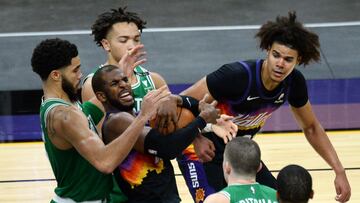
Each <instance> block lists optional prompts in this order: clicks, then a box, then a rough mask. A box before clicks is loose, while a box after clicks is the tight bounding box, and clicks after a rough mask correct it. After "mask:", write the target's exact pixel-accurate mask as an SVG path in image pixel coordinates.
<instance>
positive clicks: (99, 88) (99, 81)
mask: <svg viewBox="0 0 360 203" xmlns="http://www.w3.org/2000/svg"><path fill="white" fill-rule="evenodd" d="M113 70H120V69H119V68H118V67H117V66H114V65H104V66H103V67H101V68H99V69H97V70H96V72H95V73H94V76H93V77H92V80H91V86H92V88H93V90H94V92H95V93H96V92H105V85H106V79H105V78H104V74H105V73H109V72H111V71H113Z"/></svg>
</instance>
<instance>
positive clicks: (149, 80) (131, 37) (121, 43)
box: [81, 7, 237, 198]
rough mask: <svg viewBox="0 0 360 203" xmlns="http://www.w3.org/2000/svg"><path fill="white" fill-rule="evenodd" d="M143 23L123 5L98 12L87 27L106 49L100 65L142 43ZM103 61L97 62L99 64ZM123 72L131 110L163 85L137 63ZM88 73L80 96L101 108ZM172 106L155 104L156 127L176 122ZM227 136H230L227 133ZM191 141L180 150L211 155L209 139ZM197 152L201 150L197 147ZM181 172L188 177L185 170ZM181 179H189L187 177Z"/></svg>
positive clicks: (202, 180) (204, 183) (112, 61)
mask: <svg viewBox="0 0 360 203" xmlns="http://www.w3.org/2000/svg"><path fill="white" fill-rule="evenodd" d="M145 24H146V22H145V21H144V20H143V19H141V18H140V17H139V16H138V14H137V13H134V12H130V11H127V9H126V7H125V8H121V7H120V8H118V9H111V10H110V11H108V12H104V13H102V14H100V15H99V16H98V18H97V19H96V20H95V22H94V24H93V25H92V27H91V30H92V35H93V36H94V41H95V42H96V44H97V45H98V46H100V47H102V48H103V49H104V50H105V51H106V52H107V61H106V62H105V63H104V64H103V65H106V64H111V65H115V66H117V64H118V63H119V61H120V59H121V57H123V56H124V55H126V54H128V52H129V51H131V50H132V49H133V48H134V47H135V46H139V45H140V46H142V45H141V33H142V30H143V29H144V28H145ZM144 61H145V59H144ZM103 65H100V66H99V67H101V66H103ZM125 74H126V75H127V77H128V78H129V81H130V84H131V88H132V92H133V96H134V99H135V106H134V108H135V112H138V111H139V109H140V106H141V102H142V99H143V97H144V95H145V94H146V93H147V92H148V91H150V90H153V89H157V88H159V87H162V86H167V84H166V82H165V80H164V79H163V78H162V77H161V76H160V75H159V74H158V73H155V72H151V71H148V70H147V69H145V68H144V67H143V66H140V65H137V66H134V71H129V72H127V73H125ZM92 75H93V74H90V75H88V76H87V77H86V79H85V82H84V85H83V87H82V93H81V95H82V99H83V101H87V100H91V102H93V103H94V104H96V105H97V106H99V108H101V109H102V110H103V111H104V107H103V106H102V105H101V102H99V101H98V100H97V99H96V97H95V95H94V92H93V90H92V87H91V80H92ZM190 99H191V98H190ZM175 110H176V101H174V100H170V101H167V102H166V103H165V104H164V105H162V106H161V107H160V108H159V111H158V115H159V117H161V118H163V119H160V120H161V121H160V122H159V123H158V126H159V127H160V129H161V128H162V127H166V125H168V124H167V123H168V122H172V123H176V121H177V117H176V111H175ZM223 118H224V119H226V120H225V122H226V121H228V122H231V121H229V118H230V117H223ZM101 123H102V122H100V123H99V126H98V129H101ZM207 129H208V128H207ZM210 130H211V129H210ZM236 130H237V129H236V126H235V125H234V124H233V123H232V124H230V127H229V128H228V129H227V130H225V131H223V134H224V135H230V134H232V135H235V132H236ZM230 132H231V133H230ZM229 137H230V138H231V136H229ZM193 144H194V145H191V146H190V147H189V149H186V151H185V152H184V153H185V154H187V153H188V151H190V152H191V153H192V152H193V153H195V149H196V150H197V149H201V150H204V151H205V152H203V153H205V154H211V155H212V156H214V155H215V154H214V152H213V149H214V148H215V147H214V145H213V143H212V142H211V141H210V140H208V139H206V138H204V137H202V136H196V138H195V139H194V141H193ZM194 148H195V149H194ZM199 153H201V152H200V151H199ZM196 159H197V158H196ZM185 176H189V177H190V175H189V174H187V175H185ZM185 179H186V180H189V178H185ZM187 184H193V183H192V182H191V181H190V180H189V181H187ZM195 184H199V185H200V186H203V187H204V188H209V187H208V183H207V181H206V178H200V177H199V179H198V183H195ZM209 190H210V189H209ZM190 192H191V194H192V196H193V197H194V198H195V193H196V191H195V190H190Z"/></svg>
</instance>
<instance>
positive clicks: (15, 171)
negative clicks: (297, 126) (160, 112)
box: [0, 131, 360, 203]
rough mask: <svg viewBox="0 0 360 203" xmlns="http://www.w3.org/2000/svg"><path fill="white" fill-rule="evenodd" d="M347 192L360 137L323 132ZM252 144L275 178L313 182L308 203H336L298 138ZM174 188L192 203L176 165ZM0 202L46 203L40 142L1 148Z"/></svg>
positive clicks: (327, 174)
mask: <svg viewBox="0 0 360 203" xmlns="http://www.w3.org/2000/svg"><path fill="white" fill-rule="evenodd" d="M328 135H329V137H330V139H331V141H332V143H333V145H334V147H335V148H336V150H337V153H338V156H339V157H340V159H341V161H342V163H343V165H344V167H345V168H346V172H347V176H348V179H349V181H350V184H351V186H352V197H351V201H350V202H360V192H359V191H360V159H359V157H360V150H359V143H360V131H336V132H328ZM255 140H256V141H257V142H258V143H259V145H260V148H261V150H262V160H263V161H264V162H265V163H266V164H267V166H268V167H269V169H270V170H271V171H272V172H273V174H274V175H275V176H276V175H277V172H278V171H279V170H280V169H281V168H282V167H284V166H286V165H288V164H300V165H302V166H304V167H305V168H307V169H308V170H309V171H310V174H311V175H312V178H313V184H314V186H313V189H314V191H315V196H314V199H313V200H312V201H311V202H316V203H329V202H336V201H335V200H334V197H335V188H334V184H333V181H334V177H335V175H334V172H333V171H332V170H331V169H330V168H329V166H328V165H327V164H326V163H325V162H324V161H323V160H322V159H321V158H320V157H319V155H317V154H316V153H315V152H314V150H313V149H312V148H311V146H310V145H309V144H308V143H307V141H306V139H305V137H304V136H303V135H302V134H301V133H277V134H260V135H258V136H257V137H256V138H255ZM173 165H174V168H175V173H176V179H177V185H178V188H179V193H180V196H181V199H182V202H184V203H191V202H192V199H191V196H190V194H189V192H188V190H187V187H186V185H185V183H184V180H183V178H182V176H181V175H180V171H179V169H178V167H177V164H176V162H175V161H173ZM0 166H1V167H0V202H14V203H15V202H19V203H20V202H34V203H35V202H39V203H42V202H44V203H45V202H49V201H50V199H51V198H52V197H53V195H54V192H53V190H54V188H55V186H56V182H55V180H54V176H53V174H52V171H51V168H50V165H49V162H48V160H47V158H46V153H45V150H44V147H43V143H41V142H26V143H3V144H0Z"/></svg>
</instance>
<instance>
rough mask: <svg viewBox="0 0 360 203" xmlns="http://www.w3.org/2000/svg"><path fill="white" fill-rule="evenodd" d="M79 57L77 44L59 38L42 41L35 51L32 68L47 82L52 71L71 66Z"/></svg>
mask: <svg viewBox="0 0 360 203" xmlns="http://www.w3.org/2000/svg"><path fill="white" fill-rule="evenodd" d="M76 56H78V50H77V47H76V45H75V44H72V43H70V42H69V41H67V40H62V39H59V38H55V39H46V40H43V41H41V42H40V43H39V44H38V45H37V46H36V47H35V49H34V51H33V54H32V57H31V66H32V69H33V71H34V72H35V73H37V74H38V75H39V76H40V78H41V79H42V80H43V81H45V80H46V79H47V78H48V76H49V74H50V73H51V71H53V70H57V69H60V68H63V67H65V66H68V65H70V64H71V59H72V58H74V57H76Z"/></svg>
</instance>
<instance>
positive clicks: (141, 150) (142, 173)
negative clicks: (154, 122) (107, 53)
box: [92, 65, 219, 203]
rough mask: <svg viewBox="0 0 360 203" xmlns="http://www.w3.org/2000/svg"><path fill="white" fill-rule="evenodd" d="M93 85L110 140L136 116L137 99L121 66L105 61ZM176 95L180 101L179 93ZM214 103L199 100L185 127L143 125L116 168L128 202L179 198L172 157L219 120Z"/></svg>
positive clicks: (169, 202) (168, 202)
mask: <svg viewBox="0 0 360 203" xmlns="http://www.w3.org/2000/svg"><path fill="white" fill-rule="evenodd" d="M92 87H93V90H94V92H95V94H96V96H97V99H98V100H99V101H101V102H102V104H103V106H104V107H105V110H106V112H107V113H106V117H105V121H104V123H103V139H104V142H105V143H110V142H112V141H113V140H114V139H116V138H117V137H118V136H119V135H120V134H121V132H123V131H125V130H126V129H127V128H128V127H129V126H130V124H131V123H132V122H133V121H134V119H135V114H134V111H133V107H134V104H135V101H134V98H133V96H132V92H131V91H132V89H131V85H130V81H129V80H128V77H127V76H126V75H125V74H124V73H123V71H122V70H121V69H119V68H118V67H116V66H114V65H104V66H103V67H101V68H100V69H98V70H97V71H96V72H95V74H94V76H93V78H92ZM173 96H174V97H177V99H176V100H178V101H179V103H181V101H182V99H181V98H180V96H175V95H173ZM215 105H216V102H213V103H212V104H207V103H205V99H204V100H202V101H200V102H199V109H200V114H199V116H198V117H197V118H195V120H194V121H192V122H191V123H190V124H189V125H187V126H186V127H184V128H181V129H179V130H176V131H175V132H173V133H170V134H168V135H162V134H161V133H160V132H159V131H158V130H156V129H151V128H150V127H145V128H144V129H143V132H142V135H141V136H140V137H139V139H138V141H137V142H136V144H135V146H134V150H132V151H131V152H130V154H129V155H128V156H127V159H126V160H125V161H124V162H123V163H122V164H121V165H120V166H119V167H117V168H116V169H115V171H114V175H115V178H116V180H117V182H118V184H119V186H120V188H121V190H122V191H123V192H124V194H125V195H126V196H127V197H128V202H137V203H141V202H144V203H145V202H148V203H152V202H154V203H155V202H156V203H161V202H164V203H172V202H180V198H179V195H178V191H177V187H176V182H175V176H174V171H173V168H172V165H171V163H170V159H173V158H175V157H176V156H177V155H178V154H180V153H181V152H182V150H183V149H185V148H186V147H187V146H188V145H189V144H190V143H191V142H192V141H193V139H194V138H195V137H196V136H197V135H198V134H199V131H201V130H202V129H203V128H204V127H205V126H206V123H207V122H208V123H216V119H217V118H219V116H218V110H216V109H215V108H214V106H215ZM149 142H152V144H150V143H149ZM155 148H156V150H155ZM149 154H153V155H149ZM155 155H156V156H155Z"/></svg>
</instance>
